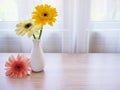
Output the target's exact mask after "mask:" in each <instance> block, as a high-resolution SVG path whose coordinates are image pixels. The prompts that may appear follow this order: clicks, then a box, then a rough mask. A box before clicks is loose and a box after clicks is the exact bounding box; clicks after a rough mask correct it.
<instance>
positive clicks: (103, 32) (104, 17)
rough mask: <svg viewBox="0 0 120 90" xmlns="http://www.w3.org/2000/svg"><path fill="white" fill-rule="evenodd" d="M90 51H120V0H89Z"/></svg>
mask: <svg viewBox="0 0 120 90" xmlns="http://www.w3.org/2000/svg"><path fill="white" fill-rule="evenodd" d="M91 2H92V4H91V13H92V15H91V20H92V22H91V26H92V28H91V31H90V39H89V40H90V45H89V52H90V53H120V0H91Z"/></svg>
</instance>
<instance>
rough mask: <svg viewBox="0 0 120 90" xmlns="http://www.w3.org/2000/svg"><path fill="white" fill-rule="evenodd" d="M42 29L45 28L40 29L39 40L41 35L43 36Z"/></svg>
mask: <svg viewBox="0 0 120 90" xmlns="http://www.w3.org/2000/svg"><path fill="white" fill-rule="evenodd" d="M42 30H43V28H41V30H40V34H39V37H38V40H40V39H41V36H42Z"/></svg>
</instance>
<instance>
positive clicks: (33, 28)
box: [16, 20, 41, 37]
mask: <svg viewBox="0 0 120 90" xmlns="http://www.w3.org/2000/svg"><path fill="white" fill-rule="evenodd" d="M16 27H17V29H16V34H17V35H21V36H23V35H25V34H27V35H28V37H31V36H32V35H33V34H36V33H38V30H40V29H41V27H40V25H35V24H34V22H33V21H32V20H25V21H22V22H20V23H18V24H17V25H16Z"/></svg>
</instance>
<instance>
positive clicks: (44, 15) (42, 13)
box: [32, 4, 57, 27]
mask: <svg viewBox="0 0 120 90" xmlns="http://www.w3.org/2000/svg"><path fill="white" fill-rule="evenodd" d="M56 16H57V11H56V8H53V7H51V6H50V5H47V4H45V5H43V4H42V5H37V6H36V7H35V11H34V12H32V19H33V20H34V21H35V23H36V24H40V25H41V27H43V26H44V25H45V24H49V25H50V26H53V23H54V22H55V21H56V18H55V17H56Z"/></svg>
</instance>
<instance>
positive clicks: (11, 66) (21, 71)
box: [5, 55, 31, 78]
mask: <svg viewBox="0 0 120 90" xmlns="http://www.w3.org/2000/svg"><path fill="white" fill-rule="evenodd" d="M5 67H6V68H5V70H6V75H7V76H10V77H12V78H23V77H26V76H27V75H28V74H30V72H31V65H30V60H29V59H28V58H27V57H25V56H23V55H17V57H16V58H15V57H14V56H10V57H9V60H8V61H7V62H6V64H5Z"/></svg>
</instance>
